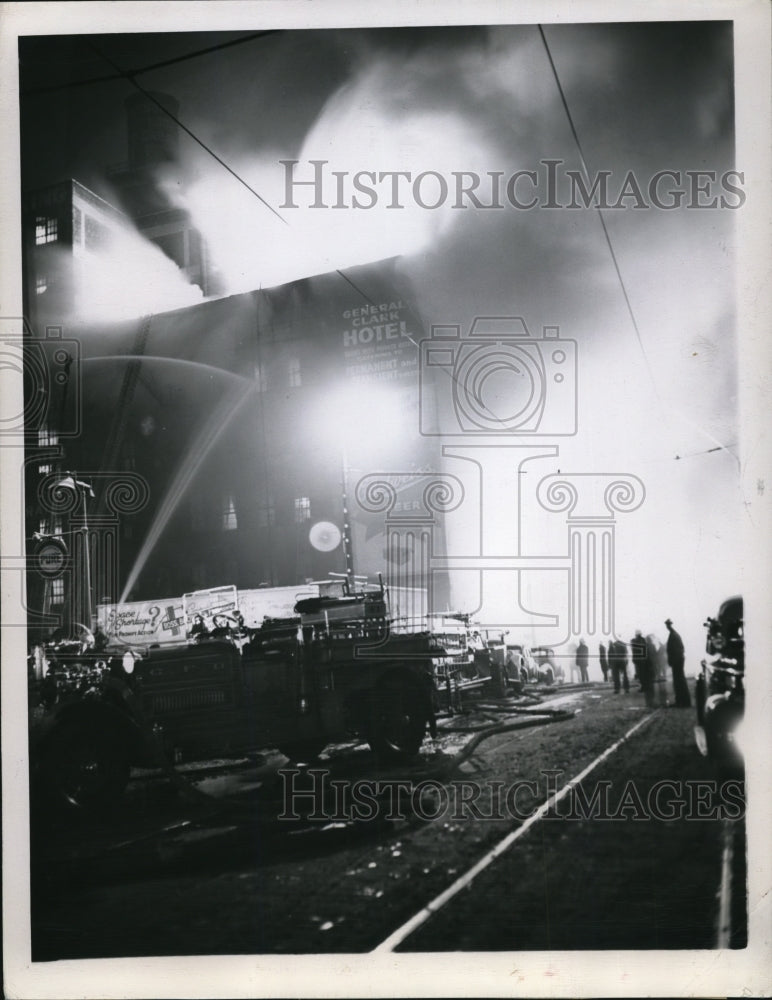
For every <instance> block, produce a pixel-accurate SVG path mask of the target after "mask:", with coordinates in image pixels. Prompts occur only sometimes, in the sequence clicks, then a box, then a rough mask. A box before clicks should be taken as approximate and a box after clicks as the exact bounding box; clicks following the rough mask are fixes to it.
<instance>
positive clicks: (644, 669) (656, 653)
mask: <svg viewBox="0 0 772 1000" xmlns="http://www.w3.org/2000/svg"><path fill="white" fill-rule="evenodd" d="M665 627H666V628H667V631H668V637H667V644H666V646H665V657H666V660H667V666H669V667H670V670H671V672H672V675H673V694H674V702H673V705H674V707H675V708H689V706H690V705H691V696H690V695H689V686H688V684H687V683H686V675H685V673H684V666H685V662H686V660H685V653H684V644H683V640H682V639H681V636H680V635H679V634H678V632H676V630H675V629H674V628H673V622H672V620H671V619H670V618H668V619H667V620H666V622H665ZM629 647H630V659H632V663H633V671H634V673H635V680H636V681H637V682H638V684H639V686H640V688H639V689H640V690H641V691H642V692H643V694H644V695H645V697H646V704H647V705H648V706H649V707H650V708H653V707H654V706H655V704H656V698H655V692H656V684H657V681H658V680H665V676H666V675H665V670H664V665H662V667H663V669H661V668H660V650H658V649H657V647H656V646H655V645H654V641H653V639H652V637H651V636H647V637H644V636H643V635H641V632H640V630H636V633H635V635H634V636H633V638H632V639H631V640H630V642H629ZM589 658H590V653H589V649H588V647H587V643H586V642H585V641H584V639H580V640H579V645H578V646H577V648H576V667H577V669H578V672H579V678H580V680H581V681H587V680H589V675H588V665H589ZM598 659H599V661H600V669H601V671H602V672H603V680H604V681H608V680H609V675H610V676H611V679H612V680H613V682H614V692H615V693H616V694H619V693H620V691H623V690H624V691H625V692H628V691H629V690H630V679H629V677H628V676H627V664H628V662H629V658H628V644H626V643H624V642H621V641H620V640H618V639H612V640H611V641H610V642H609V644H608V648H606V646H605V645H604V644H603V643H600V645H599V646H598Z"/></svg>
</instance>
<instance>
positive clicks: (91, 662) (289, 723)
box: [30, 581, 445, 806]
mask: <svg viewBox="0 0 772 1000" xmlns="http://www.w3.org/2000/svg"><path fill="white" fill-rule="evenodd" d="M338 586H339V591H338V592H336V593H332V592H328V593H326V594H323V595H321V596H318V597H312V598H307V599H303V600H299V601H297V603H296V604H295V606H294V609H293V610H294V614H293V616H292V617H289V618H272V619H271V618H267V619H265V620H264V621H263V623H262V626H261V627H259V628H257V629H251V630H249V631H248V632H245V633H244V634H243V635H242V637H241V641H239V642H236V641H234V639H233V637H232V636H231V637H229V636H227V635H218V634H216V633H215V634H214V635H206V636H203V637H199V639H198V641H195V642H186V643H184V644H181V645H177V646H168V647H165V648H162V647H157V648H150V649H147V650H143V651H141V652H140V651H137V650H132V649H123V650H115V651H112V652H110V653H109V655H108V650H101V651H97V650H95V649H93V648H86V646H85V644H84V643H77V642H72V641H70V642H65V643H59V644H54V645H51V646H49V647H47V648H45V649H44V650H43V658H44V660H45V666H44V668H43V669H38V670H34V669H33V670H31V671H30V714H31V724H30V751H31V753H30V756H31V761H32V764H33V776H34V778H36V779H37V781H38V787H40V788H42V789H43V790H44V791H45V792H46V794H47V795H49V796H51V795H53V797H54V798H55V799H57V800H59V801H62V802H66V803H70V804H72V805H75V806H103V805H105V804H107V803H109V802H111V801H114V800H115V799H116V798H117V797H119V796H120V795H121V794H122V792H123V790H124V789H125V787H126V785H127V783H128V779H129V775H130V769H131V767H133V766H142V767H153V766H156V767H157V766H162V765H165V766H172V765H174V764H178V763H182V762H186V761H192V760H209V759H212V758H213V757H223V756H230V755H239V754H242V753H244V752H247V751H250V750H251V751H255V750H260V749H266V748H276V749H278V750H280V751H282V752H283V753H284V754H285V755H286V756H287V757H289V758H290V759H293V760H298V761H305V762H307V761H309V760H312V759H313V758H314V757H315V756H317V755H318V754H319V753H320V752H321V751H322V750H323V749H324V747H325V746H327V744H328V743H330V742H333V741H343V740H347V739H352V738H359V739H362V740H364V741H366V742H368V743H369V744H370V746H371V747H372V749H373V750H374V751H375V752H376V753H377V754H378V755H379V756H380V757H383V758H399V757H409V756H411V755H413V754H415V753H416V752H417V751H418V749H419V747H420V745H421V743H422V742H423V740H424V737H425V734H426V732H427V730H428V731H429V732H430V733H431V734H432V735H435V734H436V718H435V713H436V710H437V707H438V704H439V703H438V691H437V684H436V681H435V672H434V666H433V664H434V663H435V662H436V661H437V659H438V658H442V657H443V656H444V655H445V650H444V649H443V648H442V647H441V646H440V645H439V644H438V642H437V640H436V639H435V638H434V637H433V636H432V635H431V634H430V633H429V632H428V631H424V632H410V633H403V634H400V633H398V632H395V630H394V629H393V628H392V627H391V620H390V617H389V613H388V597H387V592H386V589H385V587H384V586H383V583H382V582H381V584H380V585H379V587H378V588H370V589H368V588H362V589H360V590H359V591H354V590H353V589H352V588H350V587H349V585H348V583H347V582H346V581H341V583H340V584H339V585H338ZM218 631H222V630H218ZM226 631H227V630H226Z"/></svg>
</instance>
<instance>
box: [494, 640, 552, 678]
mask: <svg viewBox="0 0 772 1000" xmlns="http://www.w3.org/2000/svg"><path fill="white" fill-rule="evenodd" d="M537 649H539V650H540V651H544V650H547V647H546V646H539V647H537ZM547 651H548V652H549V654H550V656H549V657H547V656H544V655H542V656H541V657H539V656H537V655H536V649H531V647H530V646H527V645H525V644H524V643H508V644H507V665H508V668H509V672H510V673H511V670H512V667H513V666H514V667H515V669H516V670H517V674H518V676H519V678H520V682H521V683H522V684H554V683H555V680H556V678H557V676H558V674H557V668H556V667H555V664H554V662H553V660H552V650H551V649H550V650H547ZM561 670H562V668H561ZM512 679H514V678H512Z"/></svg>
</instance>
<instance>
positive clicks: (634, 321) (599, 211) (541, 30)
mask: <svg viewBox="0 0 772 1000" xmlns="http://www.w3.org/2000/svg"><path fill="white" fill-rule="evenodd" d="M537 28H538V29H539V35H540V36H541V40H542V43H543V45H544V50H545V52H546V54H547V59H548V61H549V64H550V68H551V70H552V75H553V77H554V78H555V85H556V86H557V90H558V94H559V95H560V101H561V103H562V105H563V110H564V111H565V113H566V118H567V120H568V124H569V127H570V129H571V134H572V136H573V139H574V143H575V145H576V149H577V152H578V154H579V160H580V162H581V165H582V170H583V171H584V179H585V181H586V182H587V185H588V190H590V187H589V185H590V182H591V179H590V171H589V168H588V166H587V160H586V158H585V155H584V151H583V150H582V144H581V142H580V141H579V133H578V132H577V129H576V125H575V124H574V119H573V116H572V114H571V109H570V108H569V106H568V100H567V98H566V94H565V91H564V90H563V85H562V84H561V82H560V76H559V74H558V70H557V66H556V65H555V60H554V59H553V57H552V51H551V50H550V47H549V43H548V42H547V36H546V35H545V33H544V28H543V27H542V25H541V24H538V25H537ZM594 207H595V211H596V212H597V215H598V219H599V220H600V224H601V227H602V229H603V235H604V237H605V240H606V245H607V246H608V250H609V254H610V256H611V261H612V263H613V265H614V271H615V272H616V276H617V280H618V281H619V287H620V288H621V290H622V296H623V298H624V300H625V305H626V306H627V312H628V314H629V316H630V321H631V323H632V327H633V330H634V331H635V336H636V340H637V341H638V347H639V349H640V352H641V356H642V357H643V360H644V363H645V365H646V370H647V372H648V373H649V378H650V379H651V383H652V386H653V388H654V392H655V393H656V394H657V397H658V398H659V399H660V401H661V394H660V391H659V385H658V383H657V380H656V378H655V377H654V371H653V369H652V366H651V362H650V360H649V355H648V353H647V351H646V346H645V344H644V342H643V338H642V336H641V331H640V328H639V326H638V321H637V319H636V317H635V312H634V311H633V306H632V302H631V301H630V296H629V295H628V292H627V286H626V285H625V280H624V278H623V277H622V271H621V269H620V267H619V261H618V260H617V255H616V253H615V251H614V246H613V244H612V242H611V235H610V233H609V231H608V227H607V226H606V220H605V218H604V217H603V211H602V209H601V207H600V205H595V206H594ZM679 416H680V417H681V418H682V419H683V420H686V421H687V422H688V423H690V424H692V426H694V427H695V429H696V430H698V431H699V432H700V433H701V434H704V435H705V436H706V437H707V438H709V439H710V440H712V441H715V442H716V445H717V446H716V447H715V448H708V449H707V450H706V451H705V452H694V454H695V455H697V454H706V455H707V454H710V453H712V452H715V451H727V452H728V453H729V454H730V455H732V457H733V458H734V459H735V461H736V462H737V464H738V466H739V464H740V459H739V457H738V456H737V455H735V454H734V452H733V451H732V450H731V446H729V445H726V444H724V443H723V442H721V441H718V439H717V438H715V437H714V436H713V435H712V434H711V433H710V432H709V431H706V430H705V428H704V427H699V426H697V425H694V424H693V423H692V422H691V421H690V420H689V419H688V418H687V417H686V416H685V415H684V414H682V413H680V412H679ZM679 457H680V456H678V455H676V459H677V458H679Z"/></svg>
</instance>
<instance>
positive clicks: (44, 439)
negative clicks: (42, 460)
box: [38, 427, 59, 447]
mask: <svg viewBox="0 0 772 1000" xmlns="http://www.w3.org/2000/svg"><path fill="white" fill-rule="evenodd" d="M38 444H39V445H40V446H41V447H43V446H44V445H50V444H59V435H58V434H57V432H56V431H50V430H49V429H48V428H47V427H41V428H40V430H39V431H38Z"/></svg>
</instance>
